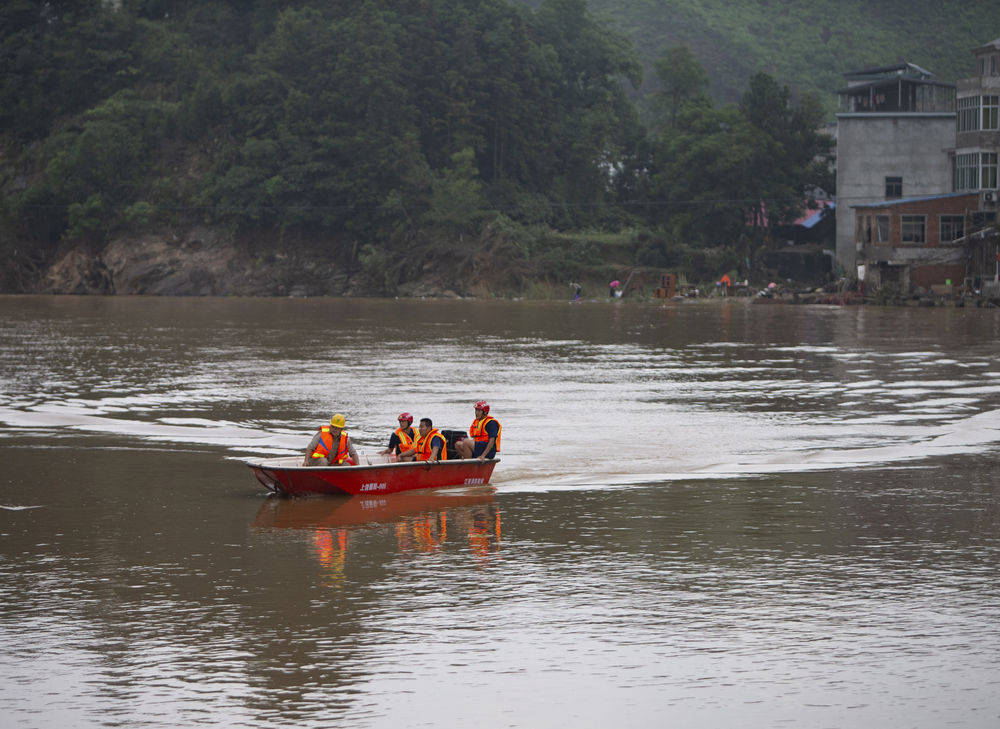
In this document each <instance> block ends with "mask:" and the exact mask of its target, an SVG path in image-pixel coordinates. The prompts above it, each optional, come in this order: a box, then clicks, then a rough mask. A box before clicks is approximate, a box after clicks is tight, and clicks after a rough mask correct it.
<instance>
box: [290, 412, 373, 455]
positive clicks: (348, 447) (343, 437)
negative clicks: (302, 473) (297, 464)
mask: <svg viewBox="0 0 1000 729" xmlns="http://www.w3.org/2000/svg"><path fill="white" fill-rule="evenodd" d="M345 425H347V420H346V419H345V418H344V416H343V415H341V414H340V413H337V414H336V415H334V416H333V417H332V418H330V424H329V425H324V426H322V427H321V428H320V429H319V432H317V433H316V435H314V436H313V439H312V440H311V441H309V447H308V448H306V457H305V459H304V460H303V461H302V465H303V466H343V465H344V464H345V463H346V464H347V465H350V466H356V465H357V464H358V462H359V460H360V459H359V458H358V452H357V451H356V450H354V444H353V443H351V438H350V436H349V435H347V431H346V430H344V426H345Z"/></svg>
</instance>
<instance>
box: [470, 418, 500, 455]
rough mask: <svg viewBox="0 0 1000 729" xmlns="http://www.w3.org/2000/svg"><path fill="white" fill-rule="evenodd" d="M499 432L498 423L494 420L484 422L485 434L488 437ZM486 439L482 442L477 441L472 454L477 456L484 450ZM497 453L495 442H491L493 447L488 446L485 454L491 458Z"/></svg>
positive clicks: (486, 444)
mask: <svg viewBox="0 0 1000 729" xmlns="http://www.w3.org/2000/svg"><path fill="white" fill-rule="evenodd" d="M499 432H500V424H499V423H498V422H497V421H495V420H490V421H489V422H488V423H486V435H488V436H489V437H490V438H496V437H497V433H499ZM489 443H490V442H489V441H488V440H484V441H482V442H477V443H476V445H475V447H474V448H473V449H472V455H473V456H475V457H476V458H479V456H480V454H481V453H482V452H483V451H485V450H486V446H488V445H489ZM496 454H497V449H496V442H494V443H493V448H490V452H489V453H487V454H486V457H487V458H493V456H495V455H496Z"/></svg>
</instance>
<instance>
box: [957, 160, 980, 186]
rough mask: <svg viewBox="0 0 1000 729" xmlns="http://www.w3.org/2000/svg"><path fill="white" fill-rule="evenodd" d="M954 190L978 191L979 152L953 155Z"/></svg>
mask: <svg viewBox="0 0 1000 729" xmlns="http://www.w3.org/2000/svg"><path fill="white" fill-rule="evenodd" d="M955 189H956V190H978V189H979V152H968V153H966V154H956V155H955Z"/></svg>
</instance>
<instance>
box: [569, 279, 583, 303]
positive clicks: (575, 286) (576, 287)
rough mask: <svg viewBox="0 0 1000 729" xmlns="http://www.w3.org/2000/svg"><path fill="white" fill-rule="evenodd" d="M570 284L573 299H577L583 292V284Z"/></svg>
mask: <svg viewBox="0 0 1000 729" xmlns="http://www.w3.org/2000/svg"><path fill="white" fill-rule="evenodd" d="M570 286H572V287H573V301H579V300H580V296H581V295H582V294H583V286H581V285H580V284H578V283H571V284H570Z"/></svg>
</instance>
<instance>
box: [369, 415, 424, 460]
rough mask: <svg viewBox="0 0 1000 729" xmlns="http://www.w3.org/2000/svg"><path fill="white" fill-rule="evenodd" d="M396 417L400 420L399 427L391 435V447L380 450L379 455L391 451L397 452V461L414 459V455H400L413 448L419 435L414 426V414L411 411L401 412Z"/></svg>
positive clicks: (387, 453)
mask: <svg viewBox="0 0 1000 729" xmlns="http://www.w3.org/2000/svg"><path fill="white" fill-rule="evenodd" d="M396 419H397V420H398V421H399V427H398V428H396V430H395V431H393V434H392V435H391V436H389V447H388V448H386V449H385V450H384V451H380V452H379V455H382V456H387V455H389V454H390V453H395V454H396V460H397V461H412V460H413V456H407V457H405V458H404V457H402V456H400V453H402V452H404V451H410V450H413V446H414V445H415V443H416V441H417V438H418V437H419V436H418V435H417V431H416V430H415V429H414V428H413V416H412V415H410V414H409V413H400V414H399V417H398V418H396Z"/></svg>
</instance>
